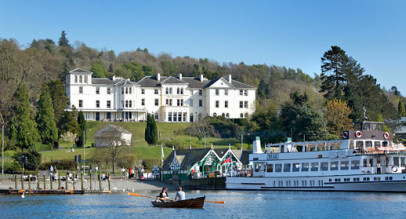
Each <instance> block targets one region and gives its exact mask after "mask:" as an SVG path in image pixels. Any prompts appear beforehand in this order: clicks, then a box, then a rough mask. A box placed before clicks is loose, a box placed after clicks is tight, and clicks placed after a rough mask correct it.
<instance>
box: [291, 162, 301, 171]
mask: <svg viewBox="0 0 406 219" xmlns="http://www.w3.org/2000/svg"><path fill="white" fill-rule="evenodd" d="M299 170H300V163H294V164H293V165H292V172H299Z"/></svg>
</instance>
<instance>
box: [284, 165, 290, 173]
mask: <svg viewBox="0 0 406 219" xmlns="http://www.w3.org/2000/svg"><path fill="white" fill-rule="evenodd" d="M283 172H290V163H285V165H283Z"/></svg>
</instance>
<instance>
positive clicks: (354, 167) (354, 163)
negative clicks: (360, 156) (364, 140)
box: [351, 160, 359, 170]
mask: <svg viewBox="0 0 406 219" xmlns="http://www.w3.org/2000/svg"><path fill="white" fill-rule="evenodd" d="M358 169H359V160H352V161H351V170H358Z"/></svg>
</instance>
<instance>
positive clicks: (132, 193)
mask: <svg viewBox="0 0 406 219" xmlns="http://www.w3.org/2000/svg"><path fill="white" fill-rule="evenodd" d="M128 195H131V196H140V197H145V198H153V199H156V197H152V196H148V195H141V194H137V193H134V192H129V193H128ZM204 202H207V203H215V204H225V203H226V202H225V201H204Z"/></svg>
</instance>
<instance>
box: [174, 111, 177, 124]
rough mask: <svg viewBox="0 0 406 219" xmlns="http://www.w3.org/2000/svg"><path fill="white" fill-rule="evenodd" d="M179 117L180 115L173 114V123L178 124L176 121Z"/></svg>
mask: <svg viewBox="0 0 406 219" xmlns="http://www.w3.org/2000/svg"><path fill="white" fill-rule="evenodd" d="M177 115H178V114H177V113H176V112H174V113H173V121H174V122H176V120H177Z"/></svg>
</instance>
